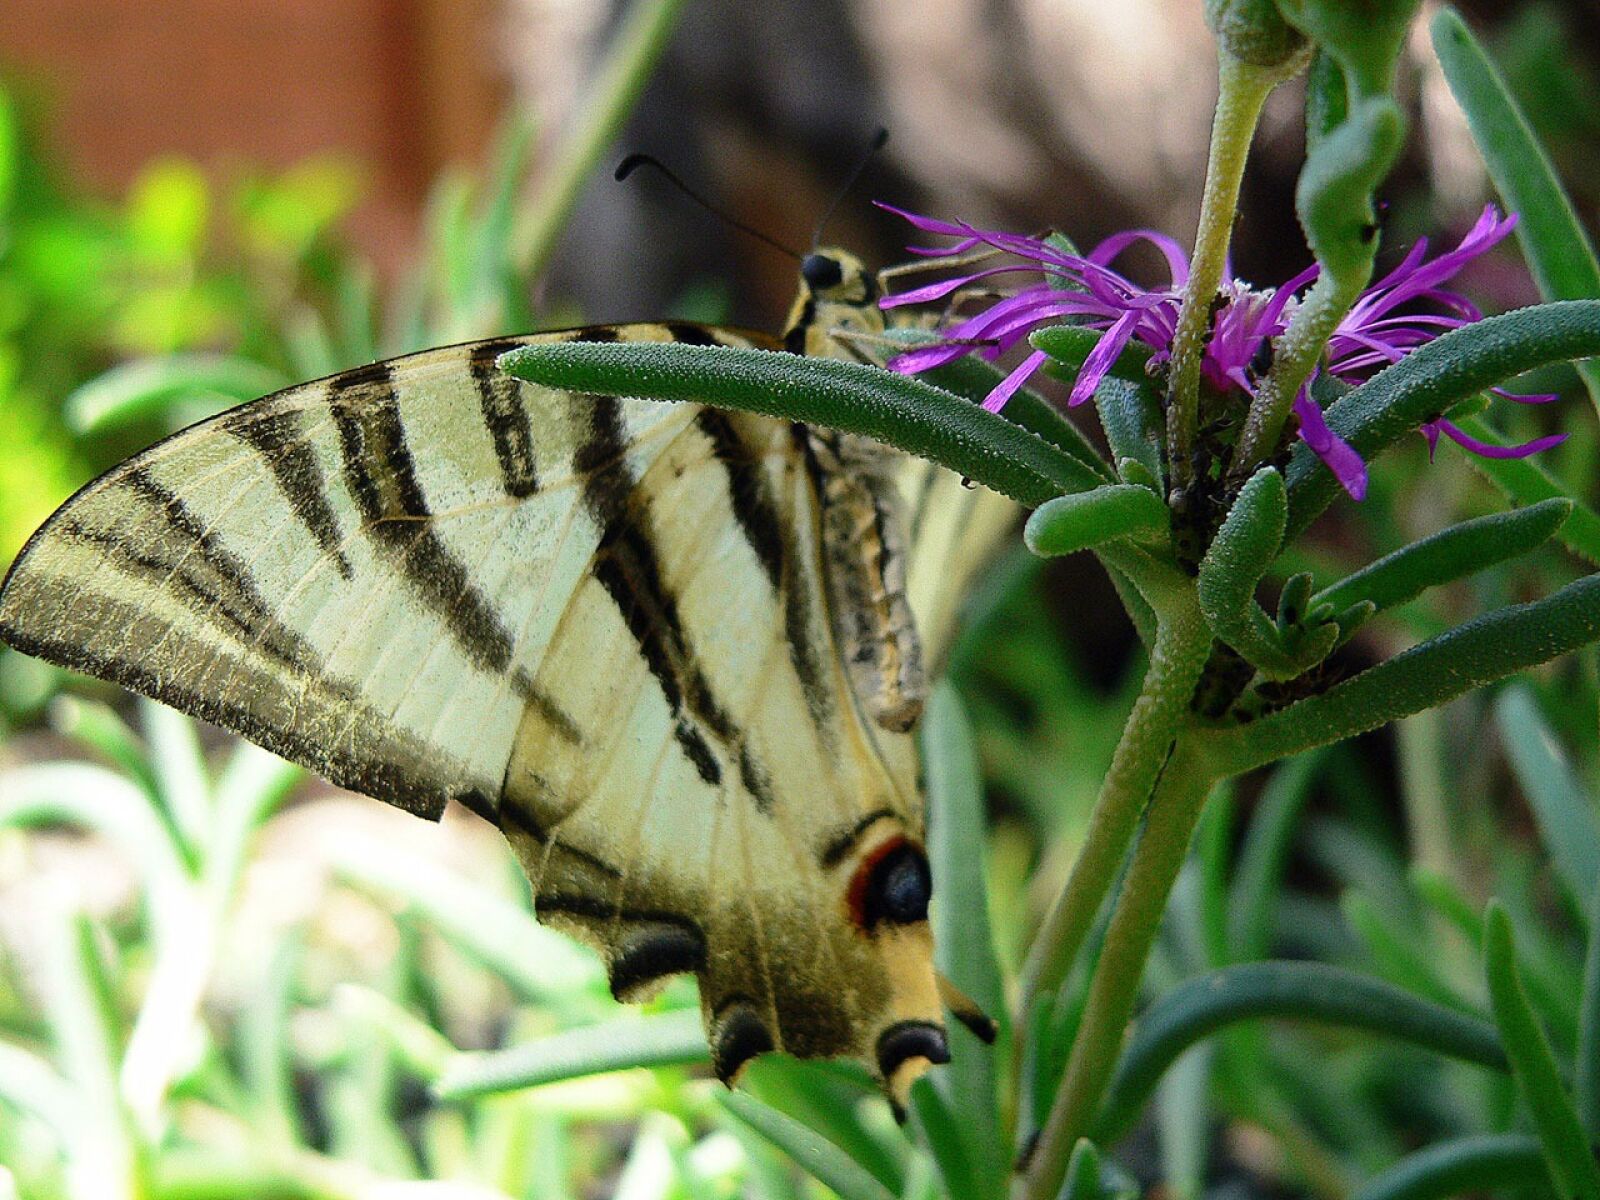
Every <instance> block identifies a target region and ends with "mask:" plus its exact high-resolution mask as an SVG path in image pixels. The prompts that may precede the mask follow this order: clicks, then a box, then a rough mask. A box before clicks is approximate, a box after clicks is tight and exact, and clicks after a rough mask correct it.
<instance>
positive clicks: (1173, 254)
mask: <svg viewBox="0 0 1600 1200" xmlns="http://www.w3.org/2000/svg"><path fill="white" fill-rule="evenodd" d="M1135 242H1148V243H1149V244H1150V245H1152V246H1154V247H1155V248H1156V249H1157V250H1159V251H1161V254H1162V257H1164V258H1165V259H1166V260H1167V273H1168V275H1169V276H1170V277H1171V279H1172V286H1173V287H1175V288H1181V287H1182V286H1183V285H1184V284H1186V283H1188V282H1189V256H1188V255H1187V254H1185V253H1184V252H1183V247H1182V246H1180V245H1179V244H1178V243H1177V241H1176V240H1175V239H1173V238H1170V237H1168V236H1167V235H1166V234H1164V233H1160V232H1158V231H1157V230H1154V229H1129V230H1126V231H1124V232H1122V233H1114V234H1112V235H1111V236H1110V237H1108V238H1106V240H1105V241H1103V242H1101V243H1100V244H1099V245H1098V246H1096V247H1095V248H1094V249H1093V250H1091V251H1089V253H1088V255H1087V256H1086V257H1087V258H1088V259H1089V261H1090V262H1092V263H1096V264H1098V265H1100V266H1108V265H1110V263H1111V261H1112V259H1114V258H1116V257H1117V255H1119V254H1121V253H1122V252H1123V251H1124V250H1126V249H1127V248H1128V247H1129V246H1131V245H1133V244H1134V243H1135Z"/></svg>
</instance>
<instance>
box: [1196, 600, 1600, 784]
mask: <svg viewBox="0 0 1600 1200" xmlns="http://www.w3.org/2000/svg"><path fill="white" fill-rule="evenodd" d="M1597 637H1600V575H1589V576H1586V577H1585V578H1583V579H1580V580H1578V581H1577V582H1575V583H1570V584H1568V585H1567V586H1566V587H1564V588H1562V589H1561V590H1560V591H1558V592H1555V593H1554V594H1552V595H1549V596H1546V597H1545V598H1544V599H1542V600H1535V601H1533V602H1532V603H1530V604H1515V605H1509V606H1507V607H1505V608H1500V609H1496V610H1495V611H1493V612H1489V613H1485V614H1483V615H1482V616H1480V617H1477V618H1476V619H1474V620H1471V621H1468V622H1467V623H1466V624H1464V625H1458V626H1457V627H1456V628H1454V629H1451V630H1449V631H1448V632H1446V633H1442V634H1440V635H1439V636H1438V637H1434V638H1429V639H1428V640H1427V641H1425V642H1423V643H1421V644H1420V645H1418V646H1413V647H1412V648H1411V649H1409V650H1406V651H1404V652H1403V653H1400V654H1397V655H1395V656H1394V657H1393V658H1391V659H1389V660H1387V661H1386V662H1382V663H1380V664H1378V665H1377V666H1375V667H1371V668H1369V669H1368V670H1366V671H1363V672H1361V674H1359V675H1357V676H1355V677H1354V678H1353V679H1348V680H1345V681H1344V682H1343V683H1340V684H1337V685H1336V686H1334V687H1332V688H1329V689H1328V690H1327V691H1326V692H1323V693H1322V694H1320V695H1317V696H1313V697H1311V698H1310V699H1307V700H1302V701H1300V702H1299V703H1298V704H1294V705H1291V706H1290V707H1288V708H1286V709H1283V710H1281V711H1279V712H1275V713H1272V714H1271V715H1269V716H1266V717H1262V718H1261V719H1260V720H1258V721H1253V722H1251V723H1250V724H1248V725H1242V726H1238V727H1235V728H1230V729H1226V730H1218V731H1216V732H1208V733H1207V735H1206V738H1205V745H1206V750H1207V751H1208V752H1209V753H1211V754H1213V755H1215V759H1214V763H1215V767H1216V769H1217V770H1218V771H1219V773H1225V774H1236V773H1238V772H1239V771H1243V770H1248V769H1250V768H1251V767H1256V766H1261V765H1263V764H1265V763H1269V762H1272V761H1273V760H1275V759H1279V758H1285V757H1287V756H1288V755H1291V754H1298V753H1300V752H1301V751H1304V750H1309V749H1311V748H1313V747H1314V746H1326V745H1330V744H1332V743H1333V742H1337V741H1342V740H1343V739H1345V738H1347V737H1354V736H1355V735H1356V734H1358V733H1365V732H1366V731H1367V730H1369V729H1377V728H1378V727H1379V726H1381V725H1386V724H1388V723H1389V722H1390V721H1394V720H1398V719H1399V718H1400V717H1406V716H1410V715H1411V714H1412V713H1414V712H1421V711H1422V710H1423V709H1425V708H1432V707H1434V706H1436V705H1439V704H1443V703H1445V702H1446V701H1447V700H1453V699H1455V698H1456V697H1457V696H1460V695H1464V694H1465V693H1467V692H1470V691H1472V690H1473V689H1475V688H1479V687H1482V686H1483V685H1484V684H1486V683H1493V682H1494V681H1495V680H1497V679H1504V678H1505V677H1506V676H1508V675H1514V674H1516V672H1518V671H1521V670H1525V669H1526V668H1528V667H1532V666H1536V665H1538V664H1539V663H1542V662H1549V661H1550V660H1551V659H1553V658H1559V657H1560V656H1561V655H1563V654H1568V653H1570V652H1571V651H1573V650H1576V649H1578V648H1579V647H1580V646H1586V645H1588V644H1589V643H1590V642H1592V641H1594V640H1595V639H1596V638H1597Z"/></svg>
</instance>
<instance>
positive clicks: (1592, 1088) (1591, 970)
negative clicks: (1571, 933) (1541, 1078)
mask: <svg viewBox="0 0 1600 1200" xmlns="http://www.w3.org/2000/svg"><path fill="white" fill-rule="evenodd" d="M1572 1088H1573V1091H1575V1092H1576V1093H1577V1096H1578V1114H1579V1115H1580V1116H1581V1117H1582V1118H1583V1124H1584V1128H1585V1129H1587V1130H1588V1131H1589V1137H1590V1139H1591V1140H1592V1141H1595V1142H1597V1143H1600V882H1597V883H1596V885H1595V889H1594V900H1593V901H1592V902H1591V903H1590V905H1589V952H1588V954H1586V955H1585V956H1584V960H1583V991H1582V992H1581V993H1580V995H1579V998H1578V1064H1577V1066H1576V1067H1575V1068H1574V1070H1573V1080H1572Z"/></svg>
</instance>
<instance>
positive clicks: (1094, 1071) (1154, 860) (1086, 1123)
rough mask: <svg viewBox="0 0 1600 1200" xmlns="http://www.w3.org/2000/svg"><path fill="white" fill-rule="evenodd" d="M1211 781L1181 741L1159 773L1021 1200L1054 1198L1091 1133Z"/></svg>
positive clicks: (1023, 1186)
mask: <svg viewBox="0 0 1600 1200" xmlns="http://www.w3.org/2000/svg"><path fill="white" fill-rule="evenodd" d="M1213 782H1214V780H1213V778H1212V776H1211V775H1210V774H1209V773H1208V772H1206V771H1205V770H1204V769H1202V767H1201V765H1200V763H1199V762H1198V761H1196V760H1195V759H1194V758H1193V757H1192V756H1190V755H1189V754H1188V753H1186V751H1185V749H1184V746H1183V745H1182V744H1180V745H1179V746H1178V747H1177V748H1176V749H1175V750H1174V752H1173V754H1172V756H1171V758H1170V759H1169V760H1168V761H1167V763H1166V766H1165V769H1164V770H1163V771H1162V774H1161V782H1160V785H1159V786H1158V787H1157V789H1156V793H1155V796H1154V797H1153V798H1152V799H1151V801H1150V806H1149V815H1148V817H1147V819H1146V822H1145V827H1144V832H1143V833H1142V834H1141V835H1140V837H1139V842H1138V845H1137V846H1136V847H1135V848H1134V851H1133V859H1132V861H1131V862H1130V863H1129V865H1128V875H1127V879H1126V881H1125V882H1124V883H1123V886H1122V892H1121V894H1120V895H1119V896H1118V898H1117V905H1116V908H1115V909H1114V910H1113V911H1112V914H1111V925H1110V928H1109V929H1108V930H1107V931H1106V942H1105V949H1103V950H1102V951H1101V952H1100V961H1099V963H1098V964H1097V966H1096V968H1095V974H1094V979H1093V981H1092V982H1091V983H1090V985H1089V999H1088V1003H1087V1004H1086V1005H1085V1006H1084V1010H1083V1019H1082V1021H1081V1022H1080V1023H1079V1025H1078V1035H1077V1038H1076V1039H1075V1040H1074V1042H1073V1046H1072V1056H1071V1058H1070V1059H1069V1060H1068V1062H1067V1071H1066V1075H1065V1077H1064V1078H1063V1079H1062V1081H1061V1086H1060V1088H1059V1090H1058V1091H1057V1092H1056V1098H1055V1102H1054V1104H1053V1105H1052V1106H1051V1109H1050V1116H1049V1118H1048V1119H1047V1120H1046V1121H1045V1125H1044V1130H1043V1132H1042V1133H1041V1134H1040V1136H1039V1146H1038V1150H1037V1151H1036V1152H1035V1155H1034V1160H1033V1164H1032V1166H1031V1167H1030V1168H1029V1171H1028V1174H1027V1176H1026V1177H1025V1178H1024V1179H1023V1181H1022V1183H1021V1189H1020V1191H1021V1197H1022V1200H1048V1198H1049V1197H1053V1196H1054V1195H1055V1194H1056V1189H1058V1188H1059V1187H1060V1186H1061V1181H1062V1178H1063V1177H1064V1175H1065V1173H1066V1169H1067V1158H1068V1155H1069V1154H1070V1153H1071V1151H1072V1147H1073V1146H1074V1145H1075V1144H1076V1143H1077V1141H1078V1139H1079V1138H1080V1137H1085V1136H1087V1135H1088V1134H1089V1132H1090V1129H1091V1126H1092V1123H1093V1120H1094V1117H1095V1114H1096V1111H1097V1110H1098V1108H1099V1106H1100V1102H1101V1099H1102V1097H1103V1096H1104V1095H1105V1092H1106V1086H1107V1084H1108V1083H1109V1081H1110V1079H1111V1072H1112V1069H1113V1068H1114V1067H1115V1066H1116V1062H1117V1055H1118V1053H1119V1052H1120V1051H1121V1049H1122V1042H1123V1036H1124V1034H1125V1033H1126V1031H1127V1027H1128V1020H1129V1018H1130V1017H1131V1016H1132V1015H1133V1005H1134V1001H1135V999H1136V998H1137V996H1138V992H1139V981H1140V979H1141V978H1142V977H1143V975H1144V968H1145V960H1146V959H1147V958H1148V957H1149V954H1150V947H1151V946H1152V945H1153V944H1154V942H1155V938H1156V930H1157V929H1158V928H1159V927H1160V925H1161V917H1162V914H1163V913H1164V912H1165V911H1166V907H1167V897H1168V895H1169V894H1170V893H1171V891H1172V885H1173V883H1174V882H1175V881H1176V880H1177V878H1178V871H1179V869H1180V868H1182V866H1183V860H1184V856H1185V855H1186V854H1187V853H1188V849H1189V839H1190V837H1191V836H1192V835H1193V833H1194V827H1195V825H1196V823H1197V822H1198V821H1199V818H1200V810H1201V809H1202V807H1204V804H1205V798H1206V796H1207V794H1208V793H1209V792H1210V789H1211V785H1212V783H1213Z"/></svg>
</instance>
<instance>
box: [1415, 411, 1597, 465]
mask: <svg viewBox="0 0 1600 1200" xmlns="http://www.w3.org/2000/svg"><path fill="white" fill-rule="evenodd" d="M1429 424H1433V425H1437V426H1438V427H1439V431H1440V432H1441V433H1443V434H1444V435H1445V436H1446V437H1447V438H1449V439H1450V440H1451V441H1452V442H1454V443H1455V444H1456V445H1458V446H1462V447H1464V448H1465V449H1467V450H1470V451H1472V453H1474V454H1476V455H1479V456H1481V457H1483V458H1527V457H1528V455H1530V454H1537V453H1539V451H1541V450H1548V449H1550V447H1552V446H1559V445H1560V444H1561V443H1562V442H1564V441H1566V440H1567V435H1566V434H1564V433H1551V434H1547V435H1546V436H1544V437H1540V438H1534V439H1533V441H1531V442H1523V443H1522V444H1521V445H1518V446H1497V445H1495V444H1494V443H1493V442H1480V441H1479V440H1478V439H1477V438H1475V437H1473V436H1472V435H1471V434H1469V433H1467V432H1466V431H1465V430H1463V429H1461V428H1460V427H1459V426H1457V425H1455V424H1453V423H1452V422H1450V421H1446V420H1443V419H1442V418H1441V419H1440V420H1438V421H1432V422H1429Z"/></svg>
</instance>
